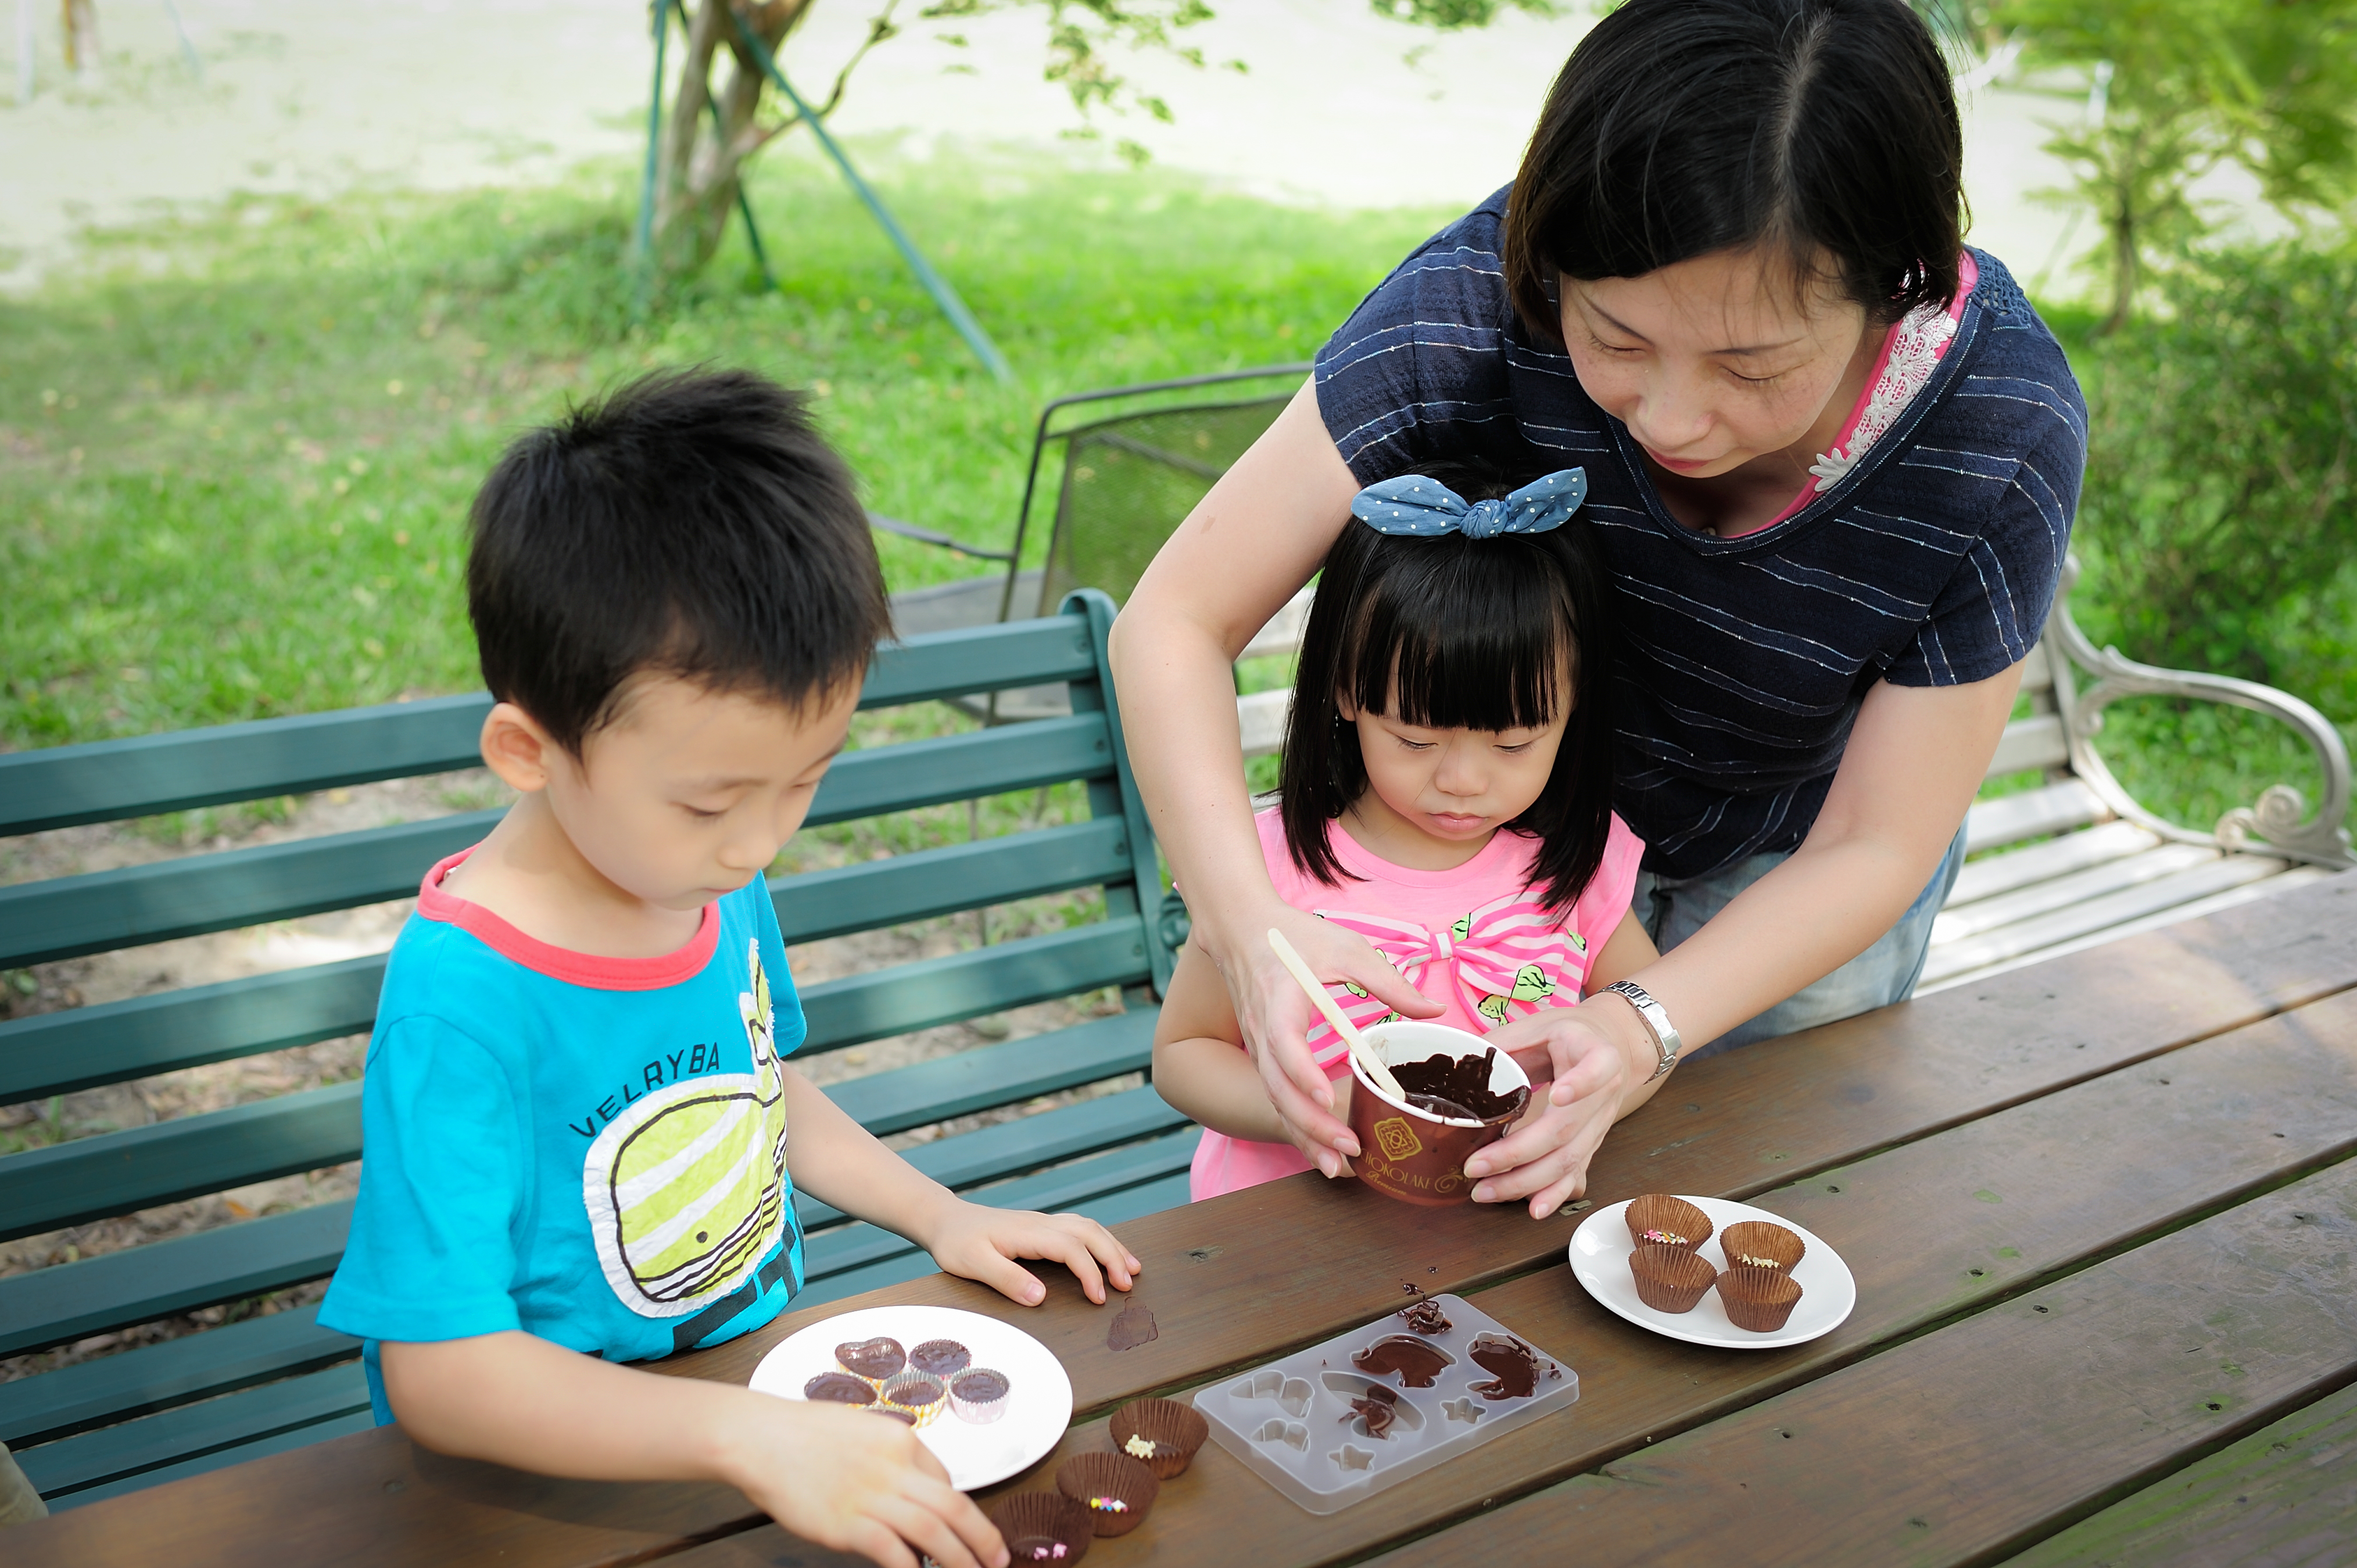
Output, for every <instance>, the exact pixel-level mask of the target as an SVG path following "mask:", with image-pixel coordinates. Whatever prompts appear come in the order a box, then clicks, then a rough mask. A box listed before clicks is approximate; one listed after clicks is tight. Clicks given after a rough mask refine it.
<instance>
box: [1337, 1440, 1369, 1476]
mask: <svg viewBox="0 0 2357 1568" xmlns="http://www.w3.org/2000/svg"><path fill="white" fill-rule="evenodd" d="M1327 1457H1328V1458H1329V1459H1331V1460H1333V1461H1334V1463H1336V1464H1337V1465H1340V1466H1342V1468H1344V1469H1345V1470H1364V1469H1366V1468H1368V1467H1369V1466H1372V1465H1373V1464H1374V1462H1375V1456H1374V1455H1373V1454H1372V1453H1370V1452H1369V1451H1368V1450H1366V1449H1364V1448H1361V1447H1360V1446H1359V1445H1358V1444H1355V1443H1345V1444H1342V1451H1341V1452H1340V1454H1329V1455H1327Z"/></svg>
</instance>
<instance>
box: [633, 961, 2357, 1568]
mask: <svg viewBox="0 0 2357 1568" xmlns="http://www.w3.org/2000/svg"><path fill="white" fill-rule="evenodd" d="M2352 1157H2357V993H2350V994H2345V995H2342V996H2340V997H2335V998H2333V999H2331V1000H2330V1001H2328V1002H2323V1003H2319V1004H2315V1005H2313V1006H2311V1007H2309V1008H2306V1009H2303V1010H2302V1011H2301V1012H2299V1013H2298V1014H2295V1015H2291V1016H2288V1017H2284V1018H2277V1019H2274V1020H2270V1021H2269V1022H2267V1023H2265V1024H2261V1025H2256V1026H2252V1027H2250V1028H2247V1029H2244V1030H2240V1031H2237V1032H2236V1033H2234V1034H2233V1035H2230V1036H2222V1037H2221V1038H2219V1039H2215V1040H2211V1041H2207V1042H2204V1043H2203V1044H2201V1045H2198V1046H2193V1047H2188V1048H2186V1049H2184V1050H2182V1051H2179V1052H2177V1053H2174V1054H2173V1055H2171V1056H2169V1057H2168V1058H2164V1059H2163V1060H2162V1061H2158V1062H2152V1063H2147V1064H2145V1065H2143V1066H2139V1067H2134V1068H2129V1069H2123V1070H2121V1071H2119V1072H2116V1073H2113V1074H2110V1075H2107V1076H2106V1077H2104V1078H2102V1079H2095V1080H2093V1081H2092V1082H2088V1083H2084V1084H2081V1085H2079V1086H2077V1087H2075V1088H2073V1089H2071V1090H2065V1091H2063V1092H2061V1093H2059V1094H2056V1095H2052V1096H2049V1097H2047V1098H2045V1099H2042V1100H2038V1101H2031V1102H2030V1103H2029V1104H2027V1105H2022V1106H2018V1107H2015V1108H2014V1109H2013V1110H2010V1111H2007V1112H2002V1113H2000V1114H1998V1115H1996V1116H1992V1117H1987V1118H1985V1119H1983V1120H1981V1121H1978V1122H1972V1123H1970V1124H1968V1125H1966V1126H1964V1127H1960V1128H1957V1129H1954V1130H1953V1131H1950V1132H1947V1133H1941V1134H1940V1135H1938V1136H1936V1137H1933V1138H1930V1139H1926V1140H1923V1141H1921V1142H1920V1143H1916V1144H1908V1145H1905V1146H1903V1147H1901V1148H1898V1149H1893V1150H1889V1151H1887V1152H1885V1153H1883V1154H1880V1155H1874V1156H1872V1157H1870V1158H1868V1159H1866V1160H1863V1161H1860V1162H1858V1163H1857V1164H1856V1165H1849V1166H1846V1167H1844V1168H1841V1169H1838V1170H1835V1171H1829V1172H1826V1173H1824V1175H1823V1176H1817V1177H1815V1178H1813V1179H1811V1180H1809V1181H1807V1182H1804V1183H1801V1184H1797V1185H1795V1186H1793V1187H1786V1188H1783V1189H1781V1190H1780V1191H1777V1192H1774V1193H1770V1194H1767V1195H1764V1196H1762V1197H1760V1198H1758V1199H1757V1200H1756V1201H1757V1202H1758V1203H1759V1204H1760V1207H1762V1208H1768V1209H1770V1210H1773V1211H1775V1212H1777V1213H1780V1214H1782V1215H1785V1216H1787V1217H1788V1218H1791V1219H1795V1220H1797V1221H1799V1222H1800V1223H1801V1224H1803V1225H1804V1226H1806V1227H1807V1228H1808V1229H1809V1230H1813V1231H1814V1232H1815V1233H1816V1234H1817V1235H1818V1236H1820V1237H1821V1238H1823V1239H1824V1240H1825V1241H1827V1242H1828V1243H1829V1244H1830V1245H1832V1246H1833V1247H1834V1248H1835V1249H1836V1250H1837V1251H1839V1252H1840V1253H1841V1254H1842V1256H1843V1258H1844V1259H1845V1260H1846V1262H1848V1264H1849V1266H1850V1268H1851V1270H1852V1272H1853V1273H1855V1274H1856V1275H1857V1283H1858V1306H1857V1310H1856V1311H1855V1312H1854V1313H1853V1314H1852V1316H1851V1317H1850V1319H1849V1321H1848V1322H1847V1323H1846V1324H1844V1325H1843V1326H1842V1327H1841V1328H1839V1329H1838V1330H1836V1331H1835V1333H1834V1334H1832V1335H1829V1336H1827V1337H1824V1338H1823V1339H1820V1340H1817V1341H1815V1342H1814V1343H1813V1344H1810V1345H1806V1346H1801V1347H1796V1348H1792V1349H1789V1350H1783V1351H1775V1352H1745V1351H1722V1350H1709V1349H1704V1348H1698V1347H1694V1346H1687V1345H1682V1344H1679V1343H1677V1342H1675V1341H1673V1340H1669V1339H1664V1338H1662V1337H1658V1336H1655V1335H1652V1334H1650V1333H1647V1332H1646V1331H1644V1330H1642V1329H1640V1328H1637V1327H1634V1326H1631V1325H1629V1324H1626V1323H1623V1322H1622V1321H1621V1320H1620V1319H1619V1318H1617V1317H1614V1316H1611V1315H1609V1314H1608V1313H1607V1312H1605V1311H1604V1309H1603V1308H1601V1307H1599V1306H1598V1305H1596V1304H1595V1303H1594V1302H1593V1301H1591V1300H1590V1299H1589V1298H1588V1296H1587V1293H1586V1292H1585V1291H1583V1290H1582V1289H1581V1288H1580V1287H1579V1285H1578V1284H1577V1283H1576V1282H1575V1281H1574V1280H1573V1279H1572V1278H1571V1277H1570V1271H1569V1269H1567V1268H1561V1267H1558V1268H1555V1269H1550V1270H1547V1271H1545V1272H1544V1273H1537V1274H1532V1275H1527V1276H1524V1277H1523V1278H1521V1279H1518V1280H1515V1281H1513V1282H1512V1283H1507V1284H1504V1285H1501V1286H1499V1287H1497V1288H1495V1289H1492V1290H1489V1291H1485V1292H1483V1293H1481V1294H1479V1295H1477V1296H1476V1297H1475V1298H1474V1299H1475V1301H1476V1302H1477V1303H1478V1305H1480V1307H1481V1308H1482V1310H1484V1311H1486V1312H1488V1313H1489V1314H1491V1316H1494V1317H1496V1318H1498V1319H1499V1320H1500V1321H1501V1322H1503V1323H1505V1324H1507V1325H1509V1326H1512V1328H1514V1329H1515V1330H1516V1331H1517V1332H1520V1333H1522V1334H1524V1335H1526V1336H1528V1337H1529V1338H1530V1339H1531V1340H1532V1341H1533V1342H1534V1343H1535V1344H1538V1345H1540V1346H1542V1347H1544V1348H1546V1349H1547V1350H1549V1351H1550V1352H1552V1353H1553V1354H1555V1355H1556V1356H1559V1357H1561V1358H1562V1359H1565V1360H1566V1361H1567V1362H1568V1363H1569V1364H1570V1365H1571V1366H1572V1368H1573V1369H1575V1370H1576V1371H1577V1372H1578V1374H1579V1380H1580V1400H1579V1402H1578V1403H1577V1404H1575V1405H1573V1406H1572V1407H1571V1408H1570V1409H1569V1410H1568V1411H1566V1412H1564V1413H1562V1414H1560V1415H1557V1416H1554V1417H1550V1418H1549V1419H1547V1420H1545V1421H1542V1422H1539V1423H1535V1424H1534V1425H1532V1426H1530V1427H1527V1428H1524V1429H1523V1430H1522V1431H1520V1432H1517V1433H1514V1434H1510V1435H1509V1436H1507V1437H1503V1438H1501V1439H1498V1440H1497V1441H1495V1442H1493V1443H1491V1444H1485V1445H1484V1446H1482V1447H1481V1448H1480V1449H1477V1450H1476V1451H1475V1452H1474V1454H1473V1455H1469V1456H1468V1457H1467V1458H1465V1459H1462V1460H1459V1461H1457V1462H1454V1463H1452V1464H1448V1465H1444V1466H1439V1467H1438V1468H1437V1469H1435V1470H1433V1471H1431V1472H1429V1473H1427V1474H1426V1475H1425V1476H1422V1477H1415V1478H1414V1479H1411V1480H1409V1481H1406V1482H1404V1483H1403V1484H1401V1485H1400V1486H1398V1487H1394V1488H1392V1489H1390V1490H1388V1491H1384V1492H1382V1493H1378V1494H1377V1495H1376V1496H1374V1497H1372V1498H1369V1499H1368V1500H1367V1501H1365V1502H1362V1503H1360V1504H1357V1505H1355V1506H1354V1507H1352V1508H1350V1509H1345V1510H1344V1511H1343V1512H1341V1513H1340V1514H1337V1515H1334V1516H1331V1517H1329V1518H1323V1519H1320V1518H1317V1517H1314V1516H1312V1515H1310V1514H1308V1513H1305V1512H1303V1511H1302V1510H1301V1509H1297V1508H1296V1507H1295V1506H1294V1505H1293V1504H1292V1503H1290V1502H1288V1501H1286V1499H1285V1498H1283V1497H1282V1496H1280V1495H1279V1494H1278V1493H1277V1492H1275V1490H1274V1489H1273V1488H1271V1487H1268V1486H1267V1485H1266V1484H1265V1482H1263V1481H1262V1480H1261V1479H1260V1478H1259V1477H1257V1476H1255V1475H1254V1474H1253V1473H1252V1472H1251V1471H1250V1470H1248V1469H1246V1468H1245V1467H1244V1466H1243V1465H1242V1464H1241V1463H1240V1462H1238V1461H1237V1460H1235V1459H1234V1458H1232V1457H1231V1456H1230V1455H1228V1454H1227V1453H1226V1452H1225V1451H1224V1450H1222V1449H1219V1448H1217V1447H1216V1446H1213V1447H1207V1448H1205V1449H1204V1451H1203V1452H1202V1453H1201V1454H1200V1455H1199V1456H1198V1457H1197V1459H1196V1461H1195V1465H1194V1466H1193V1468H1192V1469H1190V1470H1189V1473H1188V1474H1187V1475H1186V1476H1184V1477H1179V1479H1177V1480H1175V1481H1171V1482H1168V1483H1166V1484H1165V1486H1164V1488H1163V1491H1162V1494H1161V1498H1160V1499H1159V1500H1158V1501H1157V1504H1156V1505H1155V1511H1154V1513H1153V1515H1152V1516H1151V1517H1150V1518H1148V1519H1147V1520H1146V1522H1145V1524H1144V1525H1142V1526H1141V1527H1140V1528H1139V1529H1137V1530H1135V1531H1134V1532H1133V1533H1131V1534H1129V1535H1127V1536H1124V1537H1122V1538H1121V1539H1119V1540H1118V1541H1103V1542H1100V1543H1099V1545H1098V1546H1097V1547H1096V1548H1092V1553H1091V1561H1092V1563H1093V1562H1095V1561H1096V1556H1095V1553H1096V1552H1099V1551H1102V1552H1103V1553H1104V1560H1105V1562H1106V1563H1108V1564H1109V1565H1119V1568H1135V1565H1137V1564H1143V1563H1155V1564H1163V1563H1174V1564H1175V1563H1200V1562H1204V1561H1209V1560H1211V1559H1213V1558H1215V1557H1217V1556H1219V1555H1220V1553H1221V1552H1222V1550H1223V1548H1222V1546H1221V1545H1220V1543H1221V1542H1225V1543H1227V1548H1230V1549H1232V1547H1233V1546H1234V1545H1235V1543H1236V1542H1239V1541H1249V1542H1250V1543H1251V1549H1250V1558H1251V1561H1252V1562H1253V1563H1254V1564H1255V1565H1256V1568H1259V1565H1267V1568H1282V1565H1285V1564H1310V1563H1331V1562H1337V1561H1346V1560H1348V1559H1350V1558H1351V1557H1354V1556H1356V1555H1359V1554H1361V1553H1363V1552H1369V1551H1372V1550H1377V1549H1380V1548H1381V1546H1382V1545H1383V1543H1384V1542H1386V1541H1393V1540H1396V1539H1399V1538H1401V1537H1403V1536H1405V1535H1410V1534H1413V1533H1415V1531H1417V1530H1426V1529H1429V1528H1431V1527H1432V1526H1433V1525H1435V1524H1436V1523H1438V1522H1441V1521H1444V1520H1450V1519H1454V1518H1458V1517H1460V1516H1463V1515H1467V1514H1469V1513H1472V1512H1474V1511H1475V1510H1477V1509H1482V1508H1486V1507H1488V1506H1490V1505H1491V1503H1492V1502H1494V1501H1498V1500H1503V1499H1506V1498H1513V1497H1516V1496H1519V1495H1522V1494H1523V1493H1525V1492H1529V1491H1531V1490H1533V1489H1534V1488H1535V1487H1540V1486H1543V1485H1545V1484H1547V1483H1550V1482H1553V1481H1557V1480H1560V1479H1562V1478H1564V1477H1567V1476H1572V1475H1576V1474H1578V1473H1580V1472H1583V1471H1587V1470H1592V1469H1594V1468H1595V1467H1596V1466H1598V1465H1601V1464H1604V1463H1606V1462H1608V1461H1609V1460H1612V1459H1615V1458H1619V1457H1620V1456H1621V1455H1627V1454H1629V1453H1631V1451H1634V1450H1639V1449H1641V1448H1643V1447H1644V1446H1645V1445H1646V1444H1649V1443H1652V1442H1656V1441H1658V1440H1661V1439H1665V1438H1668V1437H1669V1436H1671V1435H1672V1434H1676V1433H1678V1432H1681V1431H1684V1430H1687V1429H1689V1428H1692V1427H1695V1426H1696V1425H1698V1424H1701V1423H1706V1422H1709V1421H1712V1420H1715V1419H1718V1418H1721V1417H1724V1416H1727V1415H1728V1414H1730V1413H1731V1412H1739V1411H1741V1410H1743V1409H1744V1408H1746V1407H1748V1406H1749V1405H1751V1404H1753V1403H1756V1402H1758V1401H1759V1400H1760V1399H1762V1398H1764V1397H1767V1396H1770V1395H1772V1394H1774V1393H1777V1392H1779V1391H1783V1390H1786V1389H1789V1388H1792V1387H1794V1386H1796V1385H1799V1384H1801V1383H1803V1382H1804V1381H1806V1380H1809V1379H1812V1378H1815V1377H1820V1376H1823V1375H1824V1374H1825V1373H1826V1372H1828V1371H1830V1370H1833V1369H1837V1368H1840V1367H1842V1366H1845V1365H1848V1364H1851V1363H1855V1362H1857V1361H1858V1360H1859V1359H1861V1358H1865V1357H1869V1356H1871V1355H1872V1354H1873V1353H1874V1352H1875V1351H1876V1350H1877V1349H1878V1348H1881V1347H1884V1346H1888V1345H1889V1344H1891V1343H1892V1342H1893V1341H1895V1340H1898V1339H1901V1338H1904V1337H1907V1336H1910V1335H1914V1334H1919V1333H1921V1332H1922V1331H1924V1330H1925V1329H1928V1328H1931V1327H1933V1326H1936V1325H1939V1324H1941V1323H1943V1322H1946V1321H1948V1320H1950V1319H1953V1318H1955V1317H1957V1316H1960V1315H1963V1314H1968V1313H1971V1312H1973V1311H1975V1310H1978V1309H1981V1308H1985V1307H1986V1306H1988V1305H1990V1304H1992V1303H1994V1302H1996V1301H1999V1300H2002V1299H2003V1298H2005V1297H2007V1296H2008V1295H2012V1294H2017V1293H2018V1292H2021V1291H2023V1290H2025V1289H2029V1288H2031V1287H2034V1286H2038V1285H2040V1284H2042V1283H2047V1282H2050V1281H2053V1280H2055V1279H2057V1278H2059V1277H2061V1276H2064V1275H2066V1274H2067V1273H2068V1272H2069V1271H2071V1270H2073V1269H2077V1268H2082V1267H2084V1266H2085V1265H2087V1264H2088V1263H2090V1262H2093V1261H2094V1260H2096V1259H2100V1258H2103V1257H2105V1256H2108V1255H2110V1254H2112V1253H2114V1252H2115V1251H2119V1250H2120V1249H2121V1248H2122V1247H2123V1246H2124V1245H2126V1244H2128V1243H2130V1242H2132V1241H2135V1240H2139V1239H2142V1238H2145V1237H2149V1236H2151V1235H2154V1234H2156V1233H2160V1232H2166V1231H2167V1230H2169V1228H2171V1227H2174V1226H2181V1225H2183V1224H2186V1223H2187V1222H2189V1221H2191V1220H2194V1219H2199V1218H2200V1217H2201V1216H2203V1215H2206V1214H2209V1213H2212V1212H2213V1211H2214V1210H2216V1209H2218V1208H2221V1207H2222V1206H2225V1205H2230V1204H2233V1203H2235V1202H2238V1201H2242V1200H2245V1199H2248V1198H2251V1197H2254V1196H2255V1195H2257V1194H2261V1193H2264V1192H2266V1191H2268V1190H2271V1189H2273V1188H2275V1187H2279V1186H2281V1185H2282V1184H2283V1183H2284V1182H2286V1181H2287V1180H2290V1179H2293V1178H2295V1177H2298V1176H2301V1175H2302V1174H2304V1173H2307V1172H2310V1171H2313V1170H2315V1169H2317V1168H2319V1166H2322V1165H2330V1164H2331V1163H2333V1162H2339V1161H2345V1160H2349V1159H2351V1158H2352ZM1992 1198H1994V1199H1997V1200H1999V1201H1995V1202H1992V1201H1990V1200H1991V1199H1992ZM1386 1305H1388V1304H1386ZM1111 1447H1112V1443H1111V1440H1110V1439H1109V1438H1108V1437H1107V1436H1105V1434H1104V1425H1103V1422H1092V1423H1085V1424H1083V1425H1082V1426H1079V1427H1076V1428H1075V1429H1074V1430H1073V1431H1072V1432H1071V1434H1069V1435H1068V1436H1067V1437H1066V1439H1065V1441H1064V1443H1063V1444H1061V1445H1060V1447H1059V1449H1058V1450H1057V1452H1056V1453H1054V1454H1052V1455H1049V1458H1048V1459H1047V1460H1045V1461H1043V1462H1042V1463H1041V1464H1040V1465H1039V1466H1036V1467H1035V1468H1034V1469H1033V1470H1032V1471H1031V1472H1029V1473H1028V1474H1027V1475H1026V1476H1024V1477H1017V1479H1016V1480H1015V1481H1014V1482H1013V1483H1011V1484H1010V1487H1009V1488H1006V1489H1015V1490H1028V1489H1031V1488H1033V1487H1043V1486H1045V1485H1048V1484H1049V1477H1052V1475H1053V1472H1054V1467H1055V1466H1056V1465H1058V1464H1060V1463H1061V1462H1062V1461H1063V1460H1064V1459H1066V1458H1069V1457H1071V1455H1074V1454H1082V1453H1096V1452H1103V1451H1105V1450H1108V1449H1110V1448H1111ZM1482 1528H1483V1525H1482V1523H1481V1521H1479V1520H1476V1521H1475V1523H1474V1524H1473V1525H1472V1526H1471V1527H1470V1530H1472V1531H1473V1533H1474V1535H1475V1536H1478V1534H1479V1531H1480V1530H1481V1529H1482ZM758 1533H759V1532H757V1534H758ZM740 1539H743V1540H745V1541H747V1542H748V1545H749V1544H750V1543H751V1540H752V1538H749V1537H748V1538H740ZM736 1551H737V1548H736V1547H734V1546H731V1547H728V1548H719V1547H713V1548H705V1549H702V1550H699V1551H696V1552H689V1553H687V1554H686V1555H684V1556H683V1557H681V1558H680V1559H678V1560H677V1568H713V1565H714V1564H724V1563H734V1562H735V1561H737V1558H736V1557H735V1556H734V1555H733V1553H734V1552H736ZM1743 1560H1744V1559H1743V1557H1742V1555H1741V1554H1740V1553H1738V1554H1736V1555H1735V1556H1733V1557H1731V1558H1730V1559H1729V1561H1731V1562H1740V1561H1743Z"/></svg>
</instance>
